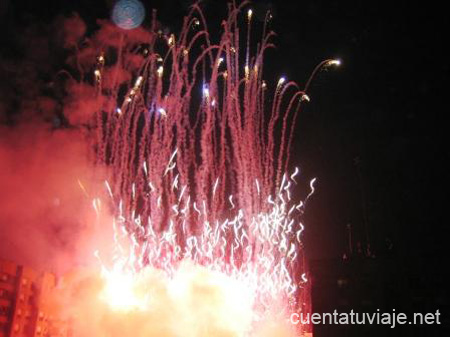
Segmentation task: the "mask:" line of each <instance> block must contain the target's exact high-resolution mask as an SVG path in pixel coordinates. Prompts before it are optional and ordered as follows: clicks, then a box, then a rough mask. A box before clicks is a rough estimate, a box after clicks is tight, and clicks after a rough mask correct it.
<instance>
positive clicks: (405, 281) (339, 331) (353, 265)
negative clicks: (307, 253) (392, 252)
mask: <svg viewBox="0 0 450 337" xmlns="http://www.w3.org/2000/svg"><path fill="white" fill-rule="evenodd" d="M435 267H436V266H435V264H434V263H433V261H432V260H431V258H430V260H427V259H426V258H417V259H412V260H408V261H404V260H401V259H399V258H396V257H394V256H380V257H376V258H375V257H365V256H362V255H361V256H353V257H351V258H346V259H330V260H320V261H313V262H312V263H311V275H312V312H314V313H333V312H334V310H336V311H337V312H338V313H350V312H351V310H353V312H355V313H377V312H379V313H380V314H381V313H393V312H394V311H393V310H395V313H397V314H398V313H405V314H406V315H407V318H408V319H407V320H408V322H409V321H412V320H413V319H412V318H413V317H414V314H415V313H419V314H421V315H425V314H427V313H433V314H436V312H437V310H439V313H440V315H439V321H440V324H432V325H426V324H413V323H412V324H409V323H408V324H406V325H401V326H400V325H398V326H396V327H394V328H391V327H390V326H389V325H382V324H375V325H370V324H368V323H366V324H364V325H352V324H344V325H335V324H321V325H314V327H313V332H314V336H315V337H322V336H323V337H325V336H327V337H328V336H408V337H411V336H427V337H430V336H443V335H445V332H447V333H448V332H449V330H448V326H449V317H448V313H449V302H448V299H447V293H448V291H447V290H444V289H446V288H445V287H444V284H443V283H444V282H446V281H445V278H444V277H442V273H441V272H440V270H442V268H441V269H440V270H439V269H437V268H435ZM417 317H418V318H417V322H419V321H420V316H419V315H418V316H417Z"/></svg>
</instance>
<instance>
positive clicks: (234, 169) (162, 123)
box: [86, 3, 340, 337]
mask: <svg viewBox="0 0 450 337" xmlns="http://www.w3.org/2000/svg"><path fill="white" fill-rule="evenodd" d="M246 5H247V3H243V4H242V5H241V6H239V7H235V6H234V5H230V7H229V16H228V18H227V20H226V21H224V22H223V23H222V27H223V32H222V35H221V37H220V39H219V40H218V42H217V43H212V42H211V40H210V35H209V33H208V30H207V28H206V22H205V19H204V17H203V14H202V12H201V10H200V8H199V7H198V6H193V7H192V10H191V12H190V13H189V15H188V16H187V17H186V18H185V20H184V24H183V28H182V30H181V32H180V34H179V35H178V37H176V36H175V35H164V34H163V33H161V32H159V31H158V30H157V29H156V20H155V18H153V21H154V24H153V26H152V27H151V28H150V30H149V31H145V30H144V28H139V29H137V30H139V32H140V33H141V34H143V35H145V36H146V38H147V41H146V42H145V44H140V45H139V46H136V43H135V41H134V40H133V39H129V36H131V35H128V34H131V33H128V32H120V33H119V37H118V38H117V44H116V46H117V61H116V62H115V63H114V64H112V65H105V64H107V62H106V61H107V59H108V54H105V51H104V50H102V49H101V48H99V50H98V54H97V55H99V56H98V57H97V63H96V65H95V69H94V79H95V85H96V88H97V90H96V92H97V96H96V100H97V101H98V102H99V103H98V109H97V111H96V112H95V117H94V118H93V122H92V125H91V128H90V129H91V130H93V134H92V139H93V141H92V143H93V144H92V145H93V148H94V149H95V152H96V155H97V160H96V161H97V163H98V165H99V166H102V167H104V166H106V167H108V168H109V170H110V172H111V174H110V177H108V179H106V180H105V196H103V197H102V196H101V197H98V198H94V200H93V207H94V209H95V211H96V212H97V215H98V216H99V217H100V216H101V214H102V212H105V211H104V210H105V209H112V210H113V213H114V221H113V228H114V251H113V254H112V255H111V254H109V252H104V251H99V252H97V253H96V255H97V257H98V259H99V261H101V264H102V279H103V281H102V282H103V283H102V284H103V286H102V287H101V290H99V291H98V292H99V293H100V295H99V298H100V300H101V301H102V303H106V304H107V305H108V307H109V309H105V310H110V311H108V312H109V315H112V317H114V318H115V319H116V320H117V322H121V324H122V325H121V326H120V328H119V325H118V324H119V323H117V324H115V325H113V326H115V327H116V329H114V331H113V332H111V331H110V333H109V335H119V334H120V335H123V334H130V333H131V332H130V331H132V332H133V334H134V335H136V333H135V330H127V328H126V327H128V326H130V324H134V323H130V322H138V323H136V325H137V326H140V329H142V331H141V332H140V333H139V334H138V335H142V336H196V337H197V336H290V335H292V334H294V333H297V334H298V333H301V334H302V333H304V332H305V331H306V330H307V327H302V326H299V327H296V329H300V331H298V330H297V331H296V332H294V331H293V327H289V326H288V323H287V318H288V317H289V314H290V313H291V312H294V311H295V312H301V311H302V310H303V311H304V310H309V308H308V303H307V302H308V278H307V271H306V266H305V263H304V255H303V248H302V242H301V239H302V232H303V230H304V226H303V224H302V223H301V216H302V214H303V212H304V207H305V205H306V201H307V200H308V198H309V197H310V196H311V195H312V193H313V192H314V180H312V181H311V183H310V187H311V191H310V193H309V194H308V195H307V197H306V199H304V200H302V201H299V200H297V201H296V200H294V199H295V198H293V196H292V195H291V189H292V187H293V186H294V185H295V184H296V177H297V175H298V174H299V170H298V169H294V170H292V169H291V170H290V167H289V165H290V150H291V147H292V142H293V134H294V129H295V124H296V121H297V118H298V114H299V110H300V108H301V105H302V104H303V103H304V102H307V101H309V96H308V95H307V90H308V86H309V84H310V82H311V79H312V78H310V80H309V81H308V82H307V85H306V87H305V88H304V89H303V90H301V89H300V88H299V87H298V85H297V84H296V83H295V82H292V81H288V80H287V79H286V78H284V77H282V78H280V80H279V81H278V82H277V84H276V85H275V86H274V88H273V91H272V92H273V93H272V94H269V92H270V90H269V87H270V86H269V84H267V83H266V82H265V81H264V80H263V77H262V74H263V66H264V63H263V55H264V53H265V52H266V51H267V49H269V48H271V47H273V44H272V43H271V39H272V37H273V35H274V34H273V33H272V32H270V31H268V25H269V19H270V14H268V15H267V18H266V21H265V23H264V27H263V36H262V39H261V41H260V42H259V43H258V44H257V46H256V47H253V44H252V43H251V36H252V35H251V27H252V11H251V10H249V11H248V12H247V16H246V20H247V29H246V33H247V34H246V36H245V37H242V34H241V33H240V32H241V31H243V30H240V29H239V27H238V26H239V24H238V23H239V21H240V20H241V18H240V13H241V11H242V9H243V7H244V6H246ZM241 50H244V52H243V53H242V52H241ZM339 64H340V62H339V61H337V60H326V61H324V62H322V63H321V64H319V66H318V67H317V68H316V69H315V71H314V72H313V75H312V76H314V75H315V73H316V72H317V71H319V70H321V69H323V68H327V67H331V66H336V65H339ZM137 65H138V66H137ZM286 172H290V173H289V174H288V173H286ZM102 205H107V206H106V207H103V206H102ZM105 256H108V257H105ZM169 312H170V313H171V314H169ZM121 315H122V316H121ZM130 315H131V316H130ZM133 315H134V316H133ZM174 315H175V316H176V317H178V321H177V323H174V322H173V316H174ZM118 317H127V320H129V321H127V322H126V323H124V321H123V318H118ZM137 317H141V318H142V317H145V320H146V322H147V323H145V324H143V323H142V321H141V319H140V318H139V319H138V318H137ZM167 317H171V318H170V319H169V318H167ZM86 319H87V320H88V319H89V317H87V316H86ZM111 321H114V319H111ZM148 322H152V323H151V324H152V326H153V328H151V329H150V330H148V329H145V328H144V326H146V325H147V324H150V323H148ZM155 327H157V328H155ZM146 331H147V332H146ZM148 331H151V332H148Z"/></svg>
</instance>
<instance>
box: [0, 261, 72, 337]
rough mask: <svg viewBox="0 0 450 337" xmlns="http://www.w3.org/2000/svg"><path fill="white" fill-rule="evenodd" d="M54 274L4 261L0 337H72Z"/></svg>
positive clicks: (0, 276)
mask: <svg viewBox="0 0 450 337" xmlns="http://www.w3.org/2000/svg"><path fill="white" fill-rule="evenodd" d="M57 293H58V288H57V280H56V277H55V275H53V274H51V273H38V272H36V271H35V270H33V269H31V268H29V267H26V266H22V265H17V264H15V263H13V262H10V261H5V260H0V337H69V336H70V334H69V329H68V323H67V321H65V320H62V319H61V318H60V317H59V310H58V308H57V305H56V303H57V302H56V301H55V299H56V296H57Z"/></svg>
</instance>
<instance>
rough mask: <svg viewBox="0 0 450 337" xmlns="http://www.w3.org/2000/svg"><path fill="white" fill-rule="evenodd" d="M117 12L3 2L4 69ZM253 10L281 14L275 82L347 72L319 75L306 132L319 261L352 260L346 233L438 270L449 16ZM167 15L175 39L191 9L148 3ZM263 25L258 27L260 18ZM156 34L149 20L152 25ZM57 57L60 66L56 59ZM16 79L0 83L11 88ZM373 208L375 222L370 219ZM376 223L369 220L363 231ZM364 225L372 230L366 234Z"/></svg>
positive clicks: (302, 148)
mask: <svg viewBox="0 0 450 337" xmlns="http://www.w3.org/2000/svg"><path fill="white" fill-rule="evenodd" d="M110 3H111V1H109V2H108V1H91V0H89V1H88V0H80V1H66V2H64V1H54V2H52V1H2V3H1V6H0V20H1V27H2V29H1V32H2V45H3V47H2V49H1V53H2V61H3V62H5V60H11V59H15V58H20V57H21V56H20V55H21V53H20V47H19V46H18V45H17V42H16V39H17V38H20V36H21V34H24V30H25V29H27V27H28V28H29V27H31V26H32V25H33V24H36V23H39V22H44V23H49V22H51V21H52V20H53V18H54V17H55V16H56V15H58V14H64V15H68V14H70V13H71V12H73V11H77V12H78V13H79V14H80V16H81V17H82V18H83V19H84V20H86V22H87V23H88V30H93V29H95V27H96V23H95V20H96V19H97V18H107V17H108V16H109V11H110ZM392 3H393V2H390V3H388V2H378V1H370V2H368V1H324V0H314V1H279V2H277V1H255V4H254V5H252V7H253V8H254V9H255V12H256V13H259V12H263V11H264V10H265V9H271V10H272V12H273V16H274V19H273V23H272V29H273V30H274V31H275V32H276V33H277V34H278V35H277V37H276V38H275V40H274V41H275V43H276V45H277V50H275V51H270V52H269V53H268V58H267V60H266V64H265V66H266V69H268V71H267V76H266V78H267V79H268V80H270V81H273V82H275V81H277V78H278V76H280V75H284V76H286V77H288V78H289V79H292V80H295V81H297V82H298V83H299V84H300V86H302V84H304V83H305V82H306V80H307V78H308V76H309V74H310V73H311V71H312V70H313V69H314V67H315V65H317V64H318V63H319V62H320V61H322V60H324V59H327V58H339V59H341V60H342V63H343V64H342V66H341V67H340V68H338V69H335V70H330V71H326V72H321V73H320V74H319V76H318V77H317V78H316V80H315V81H314V84H313V87H312V90H311V92H310V96H311V99H312V102H311V103H310V104H308V105H307V106H306V107H305V108H304V110H303V111H302V114H301V118H300V120H299V122H298V126H297V133H296V144H295V155H294V157H293V162H294V164H295V165H298V166H300V167H301V168H302V170H303V177H304V178H305V185H304V187H305V188H306V187H307V181H308V180H309V179H311V178H313V177H317V178H318V183H317V185H316V187H317V190H316V194H315V195H314V197H313V198H312V199H311V201H310V203H309V205H308V209H307V215H306V219H305V224H306V226H307V233H306V240H305V241H306V248H307V253H308V255H309V256H310V257H311V258H313V259H316V258H325V257H337V256H341V255H342V254H343V253H344V252H345V250H346V245H347V242H346V238H347V225H348V224H351V226H352V230H353V234H354V238H355V244H356V242H357V241H360V242H361V243H362V245H366V237H367V235H366V230H365V226H366V225H367V234H368V237H369V240H370V244H371V247H372V251H373V252H374V253H375V254H383V252H384V251H385V250H386V249H387V247H388V246H390V247H391V249H392V250H393V251H394V252H395V254H397V255H398V256H402V257H406V258H410V257H411V258H412V257H415V256H430V257H431V258H433V259H436V260H438V259H439V257H440V256H441V254H443V250H444V246H445V243H444V242H446V241H447V238H446V236H445V234H444V233H445V229H444V227H446V226H447V224H446V217H444V213H445V210H446V207H447V206H446V201H447V197H446V193H445V192H446V187H445V181H446V171H445V169H444V163H445V162H446V160H448V157H449V151H448V148H447V147H446V146H445V139H446V137H445V136H446V133H445V131H446V129H447V126H446V122H445V120H446V118H445V115H446V113H447V111H446V109H447V108H446V104H444V100H443V98H444V97H445V96H444V95H445V91H446V90H445V86H446V82H447V80H448V73H449V62H448V59H447V55H446V54H444V52H443V50H444V47H445V44H446V43H447V42H446V41H447V36H446V29H445V28H446V27H444V26H445V21H446V20H447V18H445V17H444V15H445V13H444V12H443V9H440V8H439V7H438V5H433V4H432V3H431V2H421V4H419V5H416V4H411V3H410V2H406V1H398V2H396V4H395V5H393V4H392ZM144 4H145V5H146V7H147V9H149V8H157V9H158V12H159V14H158V18H159V20H160V21H161V22H162V24H163V25H165V26H166V27H168V28H169V29H170V30H171V31H174V32H175V33H176V32H177V31H178V27H179V23H180V22H181V20H182V17H183V15H184V14H185V13H186V11H187V8H188V6H189V4H190V1H188V0H164V1H160V0H158V1H144ZM203 6H204V8H205V10H206V14H207V18H208V22H209V25H210V26H216V27H218V24H219V23H220V21H219V19H220V20H221V19H222V18H223V17H224V15H225V5H224V4H223V3H222V1H204V2H203ZM256 17H258V16H257V15H256ZM147 23H148V17H147ZM53 58H56V59H57V58H58V55H54V56H53ZM8 81H9V79H8V78H7V77H3V78H1V79H0V85H1V87H2V88H5V87H7V86H8ZM364 207H365V208H366V213H364ZM364 214H366V220H364V218H365V215H364ZM365 224H366V225H365Z"/></svg>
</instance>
